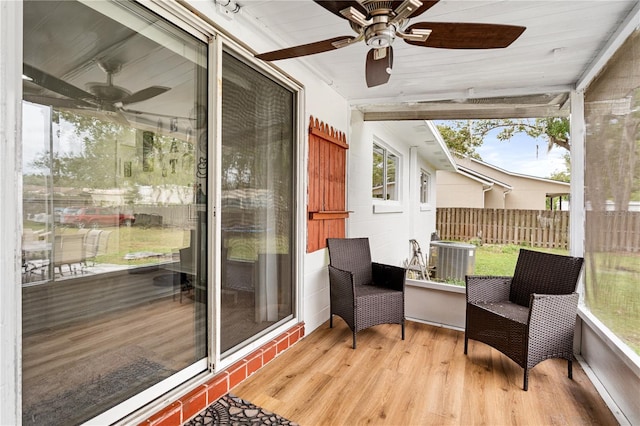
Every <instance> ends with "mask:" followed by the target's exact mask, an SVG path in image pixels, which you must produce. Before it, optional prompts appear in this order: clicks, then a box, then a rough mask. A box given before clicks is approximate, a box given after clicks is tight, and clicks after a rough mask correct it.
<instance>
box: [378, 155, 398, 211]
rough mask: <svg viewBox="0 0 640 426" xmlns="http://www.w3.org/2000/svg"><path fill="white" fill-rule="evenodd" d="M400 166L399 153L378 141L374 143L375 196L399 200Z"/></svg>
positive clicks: (381, 198) (382, 198)
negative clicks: (394, 152)
mask: <svg viewBox="0 0 640 426" xmlns="http://www.w3.org/2000/svg"><path fill="white" fill-rule="evenodd" d="M398 166H399V158H398V156H397V155H395V154H393V153H391V152H390V151H389V150H388V149H386V148H384V147H382V146H380V145H378V144H376V143H374V144H373V175H372V195H373V198H375V199H380V200H395V201H397V200H398V179H397V177H398Z"/></svg>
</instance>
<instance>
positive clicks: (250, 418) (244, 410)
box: [185, 393, 298, 426]
mask: <svg viewBox="0 0 640 426" xmlns="http://www.w3.org/2000/svg"><path fill="white" fill-rule="evenodd" d="M185 425H186V426H214V425H215V426H218V425H219V426H228V425H238V426H241V425H242V426H244V425H278V426H279V425H283V426H298V424H297V423H295V422H292V421H291V420H287V419H285V418H284V417H282V416H279V415H278V414H275V413H272V412H271V411H268V410H265V409H264V408H260V407H258V406H256V405H254V404H252V403H250V402H249V401H245V400H244V399H242V398H238V397H237V396H235V395H233V394H230V393H228V394H226V395H225V396H223V397H222V398H220V399H218V400H217V401H216V402H214V403H213V404H211V405H210V406H208V407H207V408H205V409H204V410H203V411H202V412H201V413H200V414H198V415H197V416H195V417H194V418H193V419H192V420H191V421H189V422H187V423H185Z"/></svg>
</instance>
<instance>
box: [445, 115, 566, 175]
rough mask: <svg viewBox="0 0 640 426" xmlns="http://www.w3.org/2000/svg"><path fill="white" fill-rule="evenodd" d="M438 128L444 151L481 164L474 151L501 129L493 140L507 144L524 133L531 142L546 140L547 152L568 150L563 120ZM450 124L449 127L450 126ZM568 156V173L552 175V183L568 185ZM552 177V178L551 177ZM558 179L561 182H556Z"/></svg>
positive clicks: (475, 122) (485, 122) (463, 123)
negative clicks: (556, 149) (443, 143)
mask: <svg viewBox="0 0 640 426" xmlns="http://www.w3.org/2000/svg"><path fill="white" fill-rule="evenodd" d="M446 123H447V124H438V126H437V127H438V131H439V132H440V134H441V135H442V138H443V139H444V141H445V143H446V144H447V147H448V148H449V149H450V150H451V151H452V152H455V153H458V154H461V155H466V156H469V157H471V158H476V159H478V160H480V159H481V158H480V155H479V154H478V153H477V152H476V148H477V147H479V146H481V145H482V143H483V142H484V138H485V137H487V135H489V133H490V132H492V131H494V130H497V129H500V132H499V133H498V134H497V135H496V138H497V139H498V140H501V141H510V140H511V138H513V136H514V135H516V134H517V133H525V134H526V135H528V136H530V137H532V138H541V137H542V138H545V139H546V140H547V150H548V151H550V150H551V149H552V148H553V147H554V146H558V147H560V148H564V149H566V150H567V151H569V150H570V149H571V141H570V137H569V135H570V124H569V119H568V118H566V117H545V118H536V119H500V120H463V121H460V120H457V121H450V122H446ZM449 123H451V124H449ZM569 158H570V157H569V156H567V157H565V162H566V163H567V171H566V172H561V171H557V172H555V173H554V174H553V175H552V177H551V179H556V180H562V181H563V182H568V181H569V177H570V172H569V171H570V170H571V168H570V167H569ZM554 176H555V177H554ZM558 178H560V179H558Z"/></svg>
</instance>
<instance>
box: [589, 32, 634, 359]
mask: <svg viewBox="0 0 640 426" xmlns="http://www.w3.org/2000/svg"><path fill="white" fill-rule="evenodd" d="M638 52H640V31H638V30H636V31H635V33H634V34H632V35H631V36H630V37H629V38H628V39H627V41H626V42H625V43H624V44H623V45H622V47H621V48H620V49H619V50H618V51H617V52H616V53H615V55H613V56H612V58H611V59H610V61H609V63H608V64H607V66H606V67H605V68H604V69H603V71H602V72H601V74H600V75H599V76H598V78H596V79H595V80H594V81H593V82H592V83H591V85H590V86H589V88H588V89H587V90H586V91H585V124H586V139H585V176H584V178H585V202H586V218H585V268H584V270H585V294H584V296H585V297H584V302H585V306H586V308H587V309H588V310H589V311H590V312H591V313H592V314H593V315H594V316H596V317H597V318H598V319H599V320H600V321H601V322H602V323H603V324H604V325H605V326H606V327H608V328H609V330H610V331H611V332H613V333H614V334H615V335H616V336H617V337H618V338H619V339H620V340H622V341H623V342H624V343H625V344H627V345H628V346H629V347H630V348H631V349H632V350H633V351H635V353H637V354H640V339H638V330H640V309H639V307H640V286H639V285H638V282H639V280H640V269H639V268H638V265H639V264H640V263H639V262H638V250H640V239H639V238H638V235H639V228H640V227H639V225H638V224H640V211H639V209H638V206H639V205H640V138H639V137H638V132H637V129H638V126H639V125H640V116H639V115H638V110H639V109H640V87H639V85H638V79H637V61H638Z"/></svg>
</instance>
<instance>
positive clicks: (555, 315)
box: [464, 249, 583, 391]
mask: <svg viewBox="0 0 640 426" xmlns="http://www.w3.org/2000/svg"><path fill="white" fill-rule="evenodd" d="M582 262H583V259H582V258H581V257H570V256H561V255H556V254H549V253H542V252H537V251H531V250H524V249H521V250H520V253H519V255H518V261H517V263H516V268H515V272H514V274H513V277H495V276H494V277H491V276H488V277H486V276H467V277H466V283H467V315H466V326H465V334H464V353H465V354H466V353H467V346H468V341H469V339H473V340H478V341H480V342H483V343H486V344H487V345H490V346H492V347H494V348H495V349H497V350H498V351H500V352H502V353H503V354H504V355H506V356H508V357H509V358H511V359H512V360H513V361H515V362H516V363H517V364H518V365H519V366H520V367H522V368H524V385H523V389H524V390H525V391H526V390H527V389H528V382H529V371H530V370H531V369H532V368H533V367H534V366H535V365H537V364H538V363H539V362H541V361H544V360H546V359H550V358H563V359H566V360H567V361H568V363H569V365H568V376H569V378H570V379H572V378H573V373H572V362H573V332H574V327H575V323H576V315H577V309H578V294H577V293H576V292H575V289H576V285H577V283H578V278H579V276H580V271H581V268H582Z"/></svg>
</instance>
